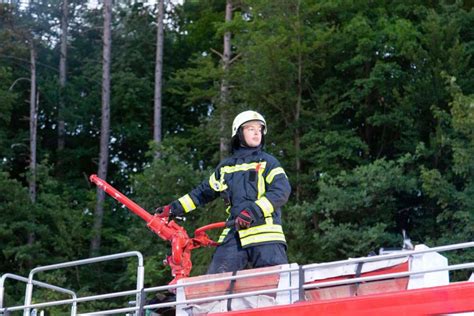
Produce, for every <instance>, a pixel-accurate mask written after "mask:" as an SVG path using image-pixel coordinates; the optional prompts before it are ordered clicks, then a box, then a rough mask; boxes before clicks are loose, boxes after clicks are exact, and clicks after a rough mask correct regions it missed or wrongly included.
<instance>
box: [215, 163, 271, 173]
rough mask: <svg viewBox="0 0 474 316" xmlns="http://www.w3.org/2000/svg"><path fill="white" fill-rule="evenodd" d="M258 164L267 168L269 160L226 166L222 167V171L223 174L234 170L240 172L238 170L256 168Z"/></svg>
mask: <svg viewBox="0 0 474 316" xmlns="http://www.w3.org/2000/svg"><path fill="white" fill-rule="evenodd" d="M257 165H260V168H262V169H265V166H266V165H267V162H266V161H262V162H252V163H243V164H240V165H235V166H224V167H222V168H221V169H220V171H221V174H222V173H233V172H238V171H247V170H251V169H256V168H257Z"/></svg>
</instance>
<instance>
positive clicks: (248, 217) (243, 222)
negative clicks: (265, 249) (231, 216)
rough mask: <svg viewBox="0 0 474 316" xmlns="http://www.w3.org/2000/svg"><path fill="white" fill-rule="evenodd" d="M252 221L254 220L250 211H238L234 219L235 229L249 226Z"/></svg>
mask: <svg viewBox="0 0 474 316" xmlns="http://www.w3.org/2000/svg"><path fill="white" fill-rule="evenodd" d="M254 221H255V220H254V218H253V216H252V212H251V211H249V210H247V209H244V210H242V211H240V213H239V215H237V218H236V219H235V228H236V229H237V230H239V229H246V228H249V227H250V225H252V223H253V222H254Z"/></svg>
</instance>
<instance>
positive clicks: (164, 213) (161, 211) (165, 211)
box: [155, 204, 172, 218]
mask: <svg viewBox="0 0 474 316" xmlns="http://www.w3.org/2000/svg"><path fill="white" fill-rule="evenodd" d="M155 214H157V215H158V217H162V218H170V217H171V214H172V212H171V205H169V204H168V205H165V206H159V207H157V208H156V209H155Z"/></svg>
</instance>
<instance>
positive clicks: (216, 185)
mask: <svg viewBox="0 0 474 316" xmlns="http://www.w3.org/2000/svg"><path fill="white" fill-rule="evenodd" d="M209 186H210V187H211V188H212V189H213V190H214V191H216V192H222V191H225V190H226V189H227V185H226V184H225V183H224V176H223V175H221V179H220V180H219V181H217V179H216V173H215V172H213V173H212V174H211V176H210V177H209Z"/></svg>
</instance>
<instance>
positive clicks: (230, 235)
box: [156, 111, 291, 274]
mask: <svg viewBox="0 0 474 316" xmlns="http://www.w3.org/2000/svg"><path fill="white" fill-rule="evenodd" d="M266 133H267V124H266V122H265V119H264V118H263V116H262V115H261V114H259V113H258V112H255V111H245V112H242V113H240V114H239V115H237V116H236V117H235V119H234V121H233V124H232V139H231V145H232V155H231V156H230V157H228V158H226V159H224V160H223V161H221V163H220V164H219V165H218V166H217V168H216V169H215V171H214V173H212V175H211V176H210V177H209V179H206V180H205V181H203V182H202V183H201V184H200V185H198V186H197V187H196V188H194V189H193V190H192V191H191V192H189V193H188V194H186V195H184V196H182V197H181V198H179V199H178V200H176V201H173V202H172V203H171V204H169V205H166V206H163V207H159V208H157V210H156V211H157V212H158V213H160V214H161V216H163V217H169V218H173V217H177V216H183V215H185V214H186V213H188V212H191V211H192V210H194V209H195V208H196V207H198V206H202V205H204V204H206V203H208V202H210V201H212V200H214V199H215V198H217V197H219V196H221V197H222V198H223V199H224V202H225V203H226V206H227V210H226V211H227V213H228V219H227V221H228V222H232V223H235V224H234V225H232V226H231V227H229V228H226V229H224V231H223V232H222V234H221V236H220V238H219V243H220V245H219V246H218V247H217V248H216V251H215V252H214V255H213V257H212V261H211V264H210V265H209V268H208V271H207V273H208V274H212V273H221V272H233V271H237V270H242V269H244V268H259V267H267V266H272V265H279V264H285V263H288V259H287V256H286V247H287V246H286V240H285V235H284V233H283V229H282V221H281V209H280V208H281V206H283V205H284V204H285V203H286V202H287V201H288V197H289V195H290V192H291V187H290V183H289V182H288V178H287V176H286V174H285V171H284V170H283V168H282V167H281V166H280V163H279V162H278V160H277V159H276V158H275V157H273V156H272V155H270V154H268V153H266V152H264V151H263V145H264V140H265V134H266Z"/></svg>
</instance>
